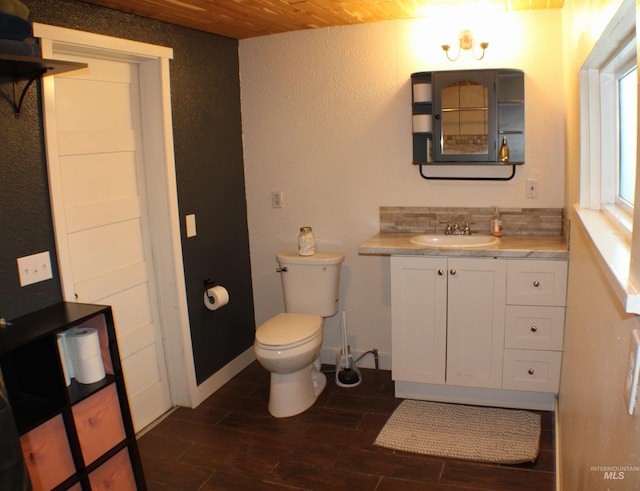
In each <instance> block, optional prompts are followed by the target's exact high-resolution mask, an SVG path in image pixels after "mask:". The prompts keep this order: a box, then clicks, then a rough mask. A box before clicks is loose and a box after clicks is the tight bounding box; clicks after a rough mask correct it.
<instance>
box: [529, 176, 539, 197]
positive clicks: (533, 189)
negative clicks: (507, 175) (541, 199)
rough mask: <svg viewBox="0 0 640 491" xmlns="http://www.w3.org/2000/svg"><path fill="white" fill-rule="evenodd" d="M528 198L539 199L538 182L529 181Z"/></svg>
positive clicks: (535, 180) (534, 180)
mask: <svg viewBox="0 0 640 491" xmlns="http://www.w3.org/2000/svg"><path fill="white" fill-rule="evenodd" d="M527 198H529V199H538V180H537V179H527Z"/></svg>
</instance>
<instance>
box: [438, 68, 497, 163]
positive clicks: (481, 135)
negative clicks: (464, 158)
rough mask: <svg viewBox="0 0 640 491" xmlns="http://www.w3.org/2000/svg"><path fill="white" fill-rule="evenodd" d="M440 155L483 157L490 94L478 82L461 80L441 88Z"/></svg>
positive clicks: (486, 143) (487, 135)
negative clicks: (479, 155) (480, 155)
mask: <svg viewBox="0 0 640 491" xmlns="http://www.w3.org/2000/svg"><path fill="white" fill-rule="evenodd" d="M440 97H441V99H442V112H441V118H442V154H443V155H452V154H453V155H461V154H486V153H487V151H488V150H487V149H488V137H489V106H488V104H489V91H488V89H487V88H486V87H485V86H484V85H482V84H479V83H477V82H473V81H471V80H460V81H458V82H454V83H453V84H451V85H449V86H447V87H443V88H442V89H441V92H440Z"/></svg>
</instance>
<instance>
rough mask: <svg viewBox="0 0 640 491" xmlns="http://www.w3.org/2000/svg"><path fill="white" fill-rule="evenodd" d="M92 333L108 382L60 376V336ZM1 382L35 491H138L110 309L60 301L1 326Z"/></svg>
mask: <svg viewBox="0 0 640 491" xmlns="http://www.w3.org/2000/svg"><path fill="white" fill-rule="evenodd" d="M73 327H89V328H93V329H96V331H97V333H98V337H99V345H100V357H101V358H102V362H103V365H104V371H105V374H106V376H105V377H104V378H103V379H102V380H99V381H97V382H95V383H90V384H80V383H78V382H77V381H76V380H75V379H73V378H71V379H69V378H68V377H66V375H65V365H64V363H65V362H64V357H63V356H62V355H61V352H60V350H59V344H58V334H59V333H62V332H64V331H66V330H68V329H70V328H73ZM0 377H1V381H2V385H3V386H4V389H5V391H6V393H7V396H8V399H9V403H10V405H11V407H12V411H13V414H14V419H15V422H16V426H17V429H18V433H19V435H20V444H21V446H22V452H23V455H24V458H25V462H26V465H27V469H28V471H29V476H30V478H31V481H32V484H33V489H34V490H36V491H37V490H51V489H53V490H66V489H73V490H112V489H117V490H118V491H127V490H144V489H146V485H145V482H144V476H143V472H142V466H141V463H140V456H139V453H138V449H137V444H136V439H135V433H134V429H133V423H132V420H131V414H130V411H129V404H128V401H127V394H126V389H125V383H124V377H123V373H122V369H121V365H120V356H119V352H118V345H117V341H116V333H115V329H114V323H113V314H112V311H111V308H110V307H107V306H99V305H89V304H80V303H67V302H63V303H60V304H57V305H54V306H51V307H48V308H45V309H42V310H39V311H37V312H34V313H32V314H28V315H25V316H23V317H20V318H18V319H15V320H13V321H11V323H10V324H9V325H7V326H4V327H0Z"/></svg>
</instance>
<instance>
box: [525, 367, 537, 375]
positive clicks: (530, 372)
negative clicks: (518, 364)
mask: <svg viewBox="0 0 640 491" xmlns="http://www.w3.org/2000/svg"><path fill="white" fill-rule="evenodd" d="M527 373H528V374H529V375H533V374H535V373H536V371H535V370H534V369H533V368H529V370H527Z"/></svg>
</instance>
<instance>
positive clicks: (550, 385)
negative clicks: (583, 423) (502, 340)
mask: <svg viewBox="0 0 640 491" xmlns="http://www.w3.org/2000/svg"><path fill="white" fill-rule="evenodd" d="M561 361H562V353H561V352H559V351H536V350H517V349H507V350H504V364H503V372H502V388H503V389H508V390H524V391H531V392H553V393H556V392H558V387H559V385H560V364H561Z"/></svg>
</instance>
